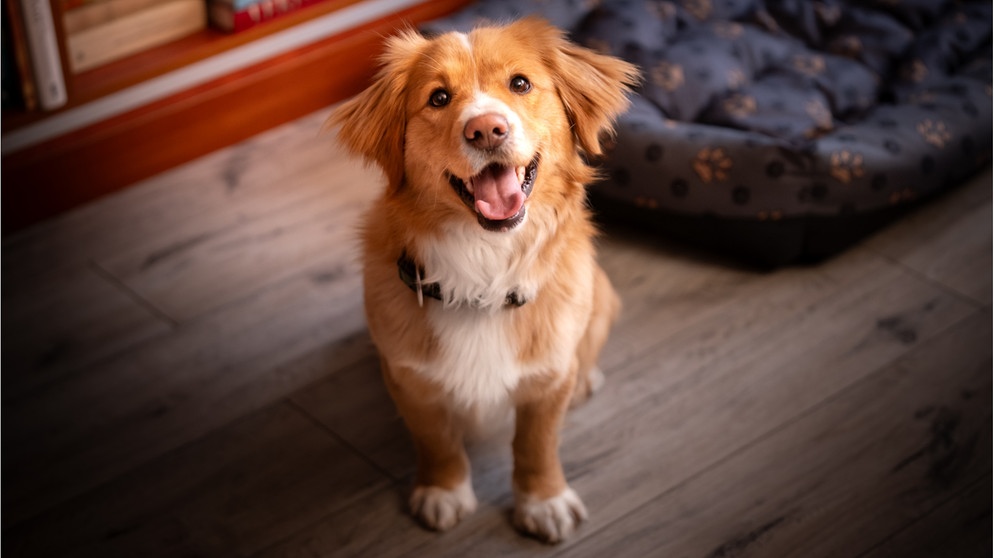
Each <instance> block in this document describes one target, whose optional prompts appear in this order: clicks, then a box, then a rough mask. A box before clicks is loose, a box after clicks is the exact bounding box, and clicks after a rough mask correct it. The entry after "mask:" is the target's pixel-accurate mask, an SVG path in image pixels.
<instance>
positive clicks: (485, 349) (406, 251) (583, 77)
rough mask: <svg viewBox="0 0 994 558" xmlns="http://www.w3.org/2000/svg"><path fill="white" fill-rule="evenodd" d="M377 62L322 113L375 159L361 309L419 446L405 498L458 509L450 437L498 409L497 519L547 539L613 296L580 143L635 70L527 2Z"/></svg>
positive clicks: (461, 470)
mask: <svg viewBox="0 0 994 558" xmlns="http://www.w3.org/2000/svg"><path fill="white" fill-rule="evenodd" d="M382 63H383V67H382V69H381V71H380V72H379V74H378V75H377V76H376V78H375V80H374V82H373V84H372V85H371V86H370V87H369V88H368V89H367V90H366V91H364V92H363V93H361V94H359V95H358V96H357V97H355V98H353V99H351V100H350V101H348V102H346V103H345V104H343V105H342V106H341V107H339V108H338V109H337V110H336V111H335V113H334V114H333V115H332V117H331V120H330V122H331V123H332V124H334V125H338V126H340V130H339V138H340V140H341V141H342V143H343V145H345V146H346V147H347V148H348V149H349V150H350V151H352V152H354V153H356V154H358V155H361V156H363V157H365V158H366V159H367V160H369V161H371V162H373V163H375V164H377V165H379V166H380V167H381V168H382V169H383V171H384V172H385V174H386V177H387V187H386V190H385V192H384V194H383V195H382V197H381V198H380V199H379V200H377V201H376V202H375V204H374V205H373V207H372V209H371V210H370V211H369V212H368V214H367V215H366V216H365V221H364V225H363V229H362V232H363V271H364V288H365V308H366V314H367V319H368V323H369V330H370V333H371V335H372V338H373V341H374V342H375V344H376V347H377V349H378V351H379V353H380V357H381V365H382V371H383V376H384V378H385V381H386V385H387V387H388V389H389V391H390V394H391V396H392V397H393V399H394V402H395V403H396V406H397V409H398V410H399V412H400V414H401V415H402V416H403V418H404V421H405V423H406V425H407V427H408V428H409V430H410V431H411V434H412V436H413V439H414V444H415V446H416V449H417V456H418V464H417V465H418V472H417V479H416V486H415V488H414V492H413V494H412V496H411V500H410V504H411V508H412V512H413V513H414V515H415V516H417V517H418V518H419V519H420V520H421V521H422V522H423V523H424V524H425V525H427V526H428V527H430V528H433V529H438V530H444V529H448V528H450V527H452V526H454V525H455V524H456V523H458V522H459V520H460V519H462V518H463V517H464V516H466V515H467V514H469V513H470V512H472V511H473V510H474V509H475V508H476V497H475V495H474V493H473V488H472V485H471V481H470V466H469V460H468V458H467V456H466V452H465V450H464V447H463V441H464V436H465V435H466V434H467V432H469V431H471V430H475V429H476V427H477V426H479V425H477V424H474V423H475V422H478V421H479V420H480V417H484V416H492V415H493V410H495V409H501V408H506V409H513V411H514V413H515V419H516V420H515V429H514V441H513V444H512V447H513V456H514V472H513V488H514V493H515V510H514V522H515V525H516V526H517V527H518V528H519V529H521V530H523V531H525V532H527V533H529V534H532V535H534V536H536V537H538V538H540V539H543V540H545V541H549V542H557V541H560V540H562V539H563V538H564V537H566V536H568V535H569V534H570V533H571V532H572V531H573V530H574V529H575V527H576V525H577V524H578V523H579V522H580V521H582V520H583V519H584V518H585V517H586V513H587V512H586V509H585V508H584V505H583V503H582V502H581V501H580V498H579V497H578V496H577V495H576V493H575V492H574V491H573V490H572V489H571V488H570V487H569V485H568V484H567V483H566V479H565V477H564V474H563V470H562V466H561V464H560V461H559V453H558V445H559V429H560V425H561V423H562V420H563V416H564V414H565V413H566V410H567V408H568V407H569V405H570V403H571V401H579V400H582V399H585V398H586V397H587V396H588V395H589V394H590V393H591V392H592V390H593V388H594V387H595V386H596V384H597V382H598V381H599V377H600V372H599V370H598V369H597V367H596V359H597V355H598V353H599V352H600V349H601V347H602V346H603V344H604V342H605V340H606V338H607V334H608V330H609V329H610V326H611V323H612V322H613V320H614V318H615V316H616V314H617V312H618V309H619V305H620V304H619V300H618V297H617V295H616V294H615V292H614V290H613V289H612V287H611V284H610V283H609V281H608V279H607V276H606V275H605V274H604V272H603V271H602V270H601V268H600V267H599V266H598V265H597V263H596V261H595V255H594V245H593V240H592V239H593V236H594V228H593V226H592V224H591V222H590V217H589V215H588V211H587V207H586V196H585V190H584V185H585V184H587V183H589V182H590V181H591V180H592V179H593V178H594V172H593V170H592V169H591V168H590V167H589V166H588V165H587V164H585V162H584V156H587V157H595V156H598V155H600V154H601V144H600V140H601V136H602V134H604V133H606V132H610V130H611V127H612V123H613V120H614V118H615V117H616V116H617V115H618V114H619V113H620V112H621V111H623V110H624V109H625V108H626V107H627V105H628V100H627V97H626V93H627V91H628V88H629V87H630V86H632V85H634V84H635V83H636V81H637V79H638V71H637V69H636V68H635V67H634V66H632V65H630V64H628V63H626V62H623V61H621V60H618V59H616V58H612V57H609V56H604V55H601V54H597V53H594V52H592V51H590V50H587V49H585V48H581V47H578V46H576V45H574V44H571V43H570V42H569V41H567V40H566V39H565V38H564V37H563V35H562V33H561V32H559V31H558V30H556V29H555V28H553V27H551V26H550V25H548V24H547V23H545V22H543V21H541V20H536V19H525V20H521V21H519V22H516V23H512V24H509V25H506V26H500V27H481V28H478V29H475V30H474V31H472V32H471V33H468V34H463V33H448V34H444V35H440V36H438V37H435V38H432V39H427V38H425V37H422V36H421V35H419V34H417V33H415V32H413V31H408V32H404V33H401V34H399V35H397V36H394V37H392V38H390V39H388V42H387V46H386V51H385V54H384V55H383V57H382Z"/></svg>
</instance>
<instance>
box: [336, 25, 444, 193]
mask: <svg viewBox="0 0 994 558" xmlns="http://www.w3.org/2000/svg"><path fill="white" fill-rule="evenodd" d="M426 42H427V41H426V40H425V39H424V37H422V36H421V35H419V34H418V33H417V32H416V31H413V30H406V31H403V32H401V33H400V34H399V35H395V36H393V37H390V38H389V39H387V43H386V49H385V51H384V53H383V55H382V56H381V57H380V64H381V65H382V67H381V68H380V71H379V73H377V74H376V76H375V77H374V78H373V83H372V85H370V86H369V88H367V89H366V90H365V91H363V92H362V93H359V94H358V95H356V96H355V97H353V98H352V99H350V100H348V101H346V102H345V103H343V104H342V105H341V106H339V107H338V108H337V109H335V111H334V112H332V114H331V117H329V119H328V122H327V124H326V125H327V126H335V125H338V126H340V128H339V131H338V139H339V140H340V141H341V142H342V144H343V145H344V146H345V147H346V148H347V149H348V150H349V151H351V152H352V153H353V154H355V155H359V156H361V157H363V158H364V159H366V161H368V162H370V163H375V164H377V165H379V166H380V167H381V168H382V169H383V172H384V173H386V175H387V188H388V191H391V192H392V191H396V190H397V189H398V188H399V187H400V185H401V183H402V182H403V178H404V134H405V132H406V122H407V115H406V110H405V108H404V100H405V94H404V93H405V89H406V87H407V79H408V75H407V74H408V70H409V68H410V67H411V63H412V62H413V61H414V59H415V58H416V57H417V55H418V53H419V52H420V51H421V47H422V46H423V45H424V44H426Z"/></svg>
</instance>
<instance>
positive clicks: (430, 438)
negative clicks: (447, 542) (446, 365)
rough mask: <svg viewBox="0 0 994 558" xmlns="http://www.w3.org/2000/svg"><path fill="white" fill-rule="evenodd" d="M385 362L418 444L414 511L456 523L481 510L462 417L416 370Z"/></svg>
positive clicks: (437, 523)
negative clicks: (458, 417) (400, 376)
mask: <svg viewBox="0 0 994 558" xmlns="http://www.w3.org/2000/svg"><path fill="white" fill-rule="evenodd" d="M381 366H382V368H383V373H384V374H383V375H384V378H385V379H386V384H387V387H388V389H389V391H390V395H391V397H393V400H394V404H395V405H396V406H397V410H398V412H399V413H400V415H401V417H403V419H404V422H405V423H406V424H407V428H408V430H409V431H410V432H411V437H412V438H413V440H414V446H415V449H416V450H417V456H418V471H417V479H416V482H415V487H414V492H413V493H412V494H411V499H410V505H411V513H413V514H414V516H415V517H417V518H418V519H419V520H420V521H421V522H422V523H423V524H424V525H425V526H426V527H429V528H431V529H436V530H439V531H444V530H446V529H450V528H452V527H454V526H455V525H456V524H457V523H459V521H460V520H462V519H463V518H464V517H465V516H467V515H469V514H471V513H473V511H475V510H476V495H475V494H474V493H473V485H472V482H471V480H470V468H469V458H468V457H467V456H466V450H465V448H464V447H463V431H462V427H461V426H460V422H459V421H458V420H455V417H454V416H453V414H452V411H451V410H450V409H449V408H448V406H447V405H446V404H445V403H444V401H439V400H437V399H434V398H432V397H431V396H428V395H426V394H429V393H431V392H432V390H430V389H427V387H426V386H424V385H423V383H422V382H421V381H420V380H419V379H418V378H417V376H416V374H415V373H414V372H412V371H410V370H405V369H403V368H397V369H391V368H390V367H389V365H388V364H387V362H386V361H385V360H384V361H382V364H381ZM395 373H397V374H403V375H404V376H405V377H404V381H396V379H395V378H394V374H395ZM421 387H425V388H426V389H419V388H421Z"/></svg>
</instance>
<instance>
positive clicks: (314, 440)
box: [4, 405, 384, 558]
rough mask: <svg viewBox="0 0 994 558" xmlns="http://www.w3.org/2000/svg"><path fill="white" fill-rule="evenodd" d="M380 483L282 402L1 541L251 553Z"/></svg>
mask: <svg viewBox="0 0 994 558" xmlns="http://www.w3.org/2000/svg"><path fill="white" fill-rule="evenodd" d="M383 484H384V479H383V477H382V476H381V475H380V474H379V473H377V472H376V471H375V470H374V469H372V468H371V467H369V466H368V465H367V464H366V463H365V462H364V461H363V460H362V459H361V458H360V457H358V456H356V455H355V454H353V453H352V452H351V451H350V450H349V449H348V448H346V447H344V446H342V445H341V444H339V443H337V442H336V441H335V440H334V439H333V438H332V437H330V436H328V435H327V433H325V432H322V431H320V430H317V429H315V428H313V427H312V425H311V422H310V421H309V420H308V419H307V418H306V417H304V416H302V415H300V413H298V412H297V411H295V410H294V409H292V408H291V407H289V406H287V405H276V406H273V407H269V408H267V409H265V410H262V411H259V412H257V413H252V414H250V415H248V416H246V417H244V418H242V419H240V420H238V421H236V422H234V423H232V424H231V425H230V426H226V427H223V428H221V429H219V430H217V431H216V432H214V433H212V434H211V435H209V436H207V437H205V438H203V439H201V440H199V441H197V442H195V443H193V444H191V445H189V446H186V447H184V448H182V449H181V450H179V451H176V452H172V453H170V454H168V455H166V456H164V457H163V458H162V459H159V460H157V461H155V462H154V463H151V464H149V465H146V466H142V467H139V468H138V469H136V470H134V471H132V472H131V473H129V474H127V475H124V476H122V477H119V478H117V479H115V480H114V481H113V482H111V483H108V484H106V485H104V486H101V487H100V488H98V489H96V490H94V491H93V492H91V493H90V494H87V495H86V496H85V497H83V498H79V499H76V500H74V501H72V502H71V503H68V504H67V505H65V506H63V507H61V508H59V509H58V510H56V511H55V512H52V513H46V514H43V515H40V516H38V517H36V518H34V519H33V520H31V521H29V522H26V523H25V524H24V525H23V526H22V527H21V528H19V529H18V530H17V531H16V534H15V535H14V536H11V535H8V534H5V537H4V549H5V550H6V551H8V552H13V553H15V554H16V555H18V556H94V557H101V558H104V557H110V556H121V557H127V556H132V557H133V556H146V557H155V556H162V557H168V556H195V555H196V556H249V555H252V554H254V553H255V552H256V551H258V550H261V549H263V548H266V547H268V546H270V545H272V544H273V543H275V542H277V541H279V540H280V539H282V538H283V537H285V536H287V535H288V534H290V533H292V532H294V531H295V530H297V529H299V528H300V527H301V525H302V524H307V523H308V522H309V521H314V520H316V519H318V518H321V517H323V516H326V515H328V514H331V513H334V512H336V511H337V510H340V509H343V508H345V507H346V506H348V505H349V504H351V503H354V502H355V501H356V500H357V499H360V498H363V497H364V495H365V494H366V493H368V492H369V491H370V490H372V489H375V488H377V487H381V486H382V485H383ZM53 530H56V531H57V532H58V533H59V535H58V536H57V537H53V536H51V533H52V532H53Z"/></svg>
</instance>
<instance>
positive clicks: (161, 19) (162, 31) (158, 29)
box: [66, 0, 207, 73]
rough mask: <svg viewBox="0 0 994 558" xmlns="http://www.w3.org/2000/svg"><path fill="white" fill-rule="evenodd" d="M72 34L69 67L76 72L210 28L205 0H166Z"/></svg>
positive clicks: (68, 39) (69, 43) (68, 46)
mask: <svg viewBox="0 0 994 558" xmlns="http://www.w3.org/2000/svg"><path fill="white" fill-rule="evenodd" d="M154 4H155V5H153V6H150V7H146V8H143V9H141V10H139V11H136V12H133V13H129V14H127V15H124V16H121V17H118V18H115V19H112V20H110V21H108V22H106V23H101V24H97V25H94V26H93V27H89V28H87V29H84V30H82V31H78V32H76V33H73V34H70V35H69V36H68V37H67V40H66V43H67V50H68V51H69V66H70V68H72V71H73V72H74V73H79V72H83V71H86V70H90V69H92V68H96V67H98V66H100V65H102V64H106V63H108V62H112V61H114V60H118V59H120V58H123V57H125V56H128V55H131V54H135V53H137V52H141V51H143V50H146V49H149V48H152V47H156V46H159V45H162V44H165V43H168V42H170V41H173V40H176V39H180V38H182V37H185V36H187V35H190V34H192V33H196V32H197V31H200V30H202V29H204V28H205V27H206V26H207V13H206V8H205V5H204V2H203V0H166V1H162V0H160V1H158V2H155V3H154Z"/></svg>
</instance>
